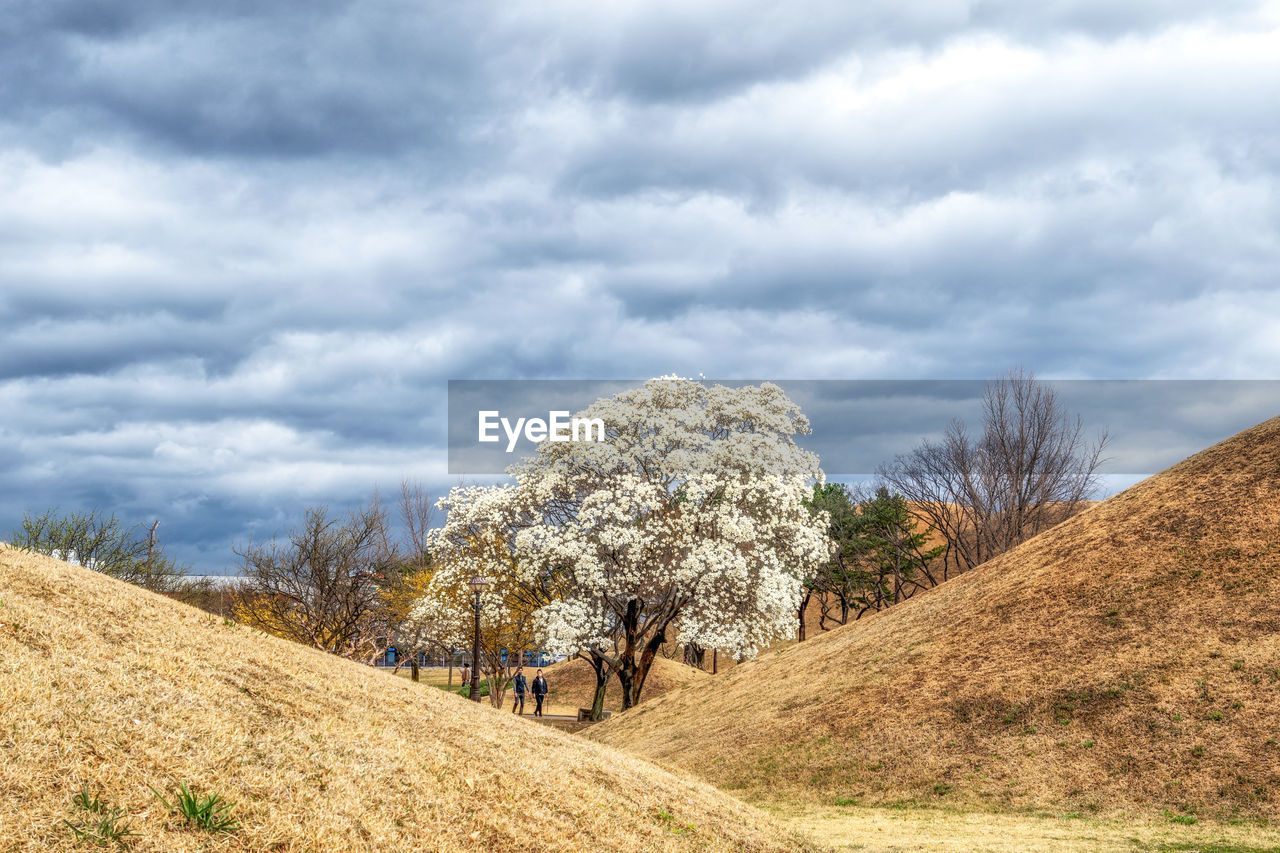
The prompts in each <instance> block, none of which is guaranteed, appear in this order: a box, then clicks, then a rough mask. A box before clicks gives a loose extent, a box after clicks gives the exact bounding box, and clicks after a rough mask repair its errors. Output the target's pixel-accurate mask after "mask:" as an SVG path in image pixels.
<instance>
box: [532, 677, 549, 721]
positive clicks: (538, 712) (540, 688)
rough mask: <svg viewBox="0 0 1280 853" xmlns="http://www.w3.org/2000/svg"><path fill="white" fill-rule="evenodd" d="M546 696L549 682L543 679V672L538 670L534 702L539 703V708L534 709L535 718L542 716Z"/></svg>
mask: <svg viewBox="0 0 1280 853" xmlns="http://www.w3.org/2000/svg"><path fill="white" fill-rule="evenodd" d="M546 695H547V680H546V679H545V678H543V677H542V670H538V674H537V675H536V676H534V679H533V701H535V702H537V703H538V705H537V707H536V708H534V709H533V715H534V716H535V717H541V716H542V700H543V699H545V698H546Z"/></svg>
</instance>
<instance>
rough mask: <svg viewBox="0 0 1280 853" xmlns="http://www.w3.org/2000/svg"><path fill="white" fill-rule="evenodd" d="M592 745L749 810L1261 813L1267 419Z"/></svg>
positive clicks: (675, 698)
mask: <svg viewBox="0 0 1280 853" xmlns="http://www.w3.org/2000/svg"><path fill="white" fill-rule="evenodd" d="M590 736H591V737H593V738H596V739H599V740H600V741H602V742H604V743H607V744H611V745H615V746H621V747H624V748H626V749H628V750H631V751H633V752H636V753H638V754H641V755H644V756H647V757H650V758H654V759H656V760H658V761H659V762H660V763H663V764H664V765H666V766H669V767H673V768H679V769H687V770H689V771H693V772H696V773H698V774H699V775H701V776H702V777H704V778H706V779H709V780H710V781H712V782H714V783H715V784H717V785H719V786H721V787H723V788H726V789H728V790H738V791H742V792H745V793H746V794H747V795H748V796H751V797H758V798H761V799H771V800H779V799H794V800H807V801H810V802H825V803H836V802H838V803H888V802H899V803H901V802H907V803H924V804H928V803H938V804H956V805H961V806H965V807H972V806H978V807H1002V808H1009V807H1013V808H1018V807H1027V808H1038V807H1053V808H1055V809H1058V810H1062V811H1066V812H1073V811H1079V812H1082V813H1084V812H1116V811H1126V810H1127V811H1137V812H1146V813H1157V814H1158V813H1159V812H1160V811H1162V810H1164V811H1166V813H1167V815H1168V816H1170V817H1174V818H1178V817H1182V818H1185V819H1190V816H1191V815H1195V814H1201V815H1207V816H1216V817H1226V816H1232V815H1246V816H1257V817H1274V816H1275V814H1276V809H1277V806H1278V805H1280V743H1278V741H1280V418H1276V419H1273V420H1270V421H1267V422H1266V423H1264V424H1261V425H1259V426H1257V427H1254V428H1252V429H1250V430H1247V431H1245V432H1243V433H1241V434H1239V435H1237V436H1235V437H1233V438H1231V439H1229V440H1227V441H1225V442H1223V443H1221V444H1219V445H1216V446H1214V447H1212V448H1210V449H1208V450H1205V451H1203V452H1201V453H1198V454H1196V455H1195V456H1193V457H1191V458H1190V459H1187V460H1185V461H1183V462H1181V463H1179V464H1178V465H1176V466H1174V467H1172V468H1170V469H1168V470H1166V471H1164V472H1163V473H1161V474H1158V475H1156V476H1154V477H1151V478H1149V479H1148V480H1146V481H1144V482H1142V483H1139V484H1138V485H1136V486H1134V487H1133V488H1131V489H1129V490H1127V491H1125V492H1124V493H1122V494H1120V495H1117V496H1115V497H1113V498H1111V499H1109V500H1107V501H1104V502H1102V503H1100V504H1097V505H1095V506H1093V507H1091V508H1090V509H1088V510H1086V511H1085V512H1084V513H1082V514H1080V515H1078V516H1076V517H1074V518H1072V519H1070V520H1068V521H1066V522H1064V523H1062V524H1060V525H1058V526H1056V527H1054V528H1052V529H1050V530H1049V531H1046V532H1045V533H1044V534H1042V535H1040V536H1038V537H1036V538H1035V539H1033V540H1031V541H1029V542H1027V543H1024V544H1023V545H1022V546H1020V547H1019V548H1017V549H1014V550H1013V551H1011V552H1009V553H1007V554H1005V555H1003V556H1002V557H1000V558H998V559H996V560H993V561H991V562H989V563H987V564H985V565H983V566H980V567H978V568H976V569H974V570H972V571H970V572H968V573H965V574H963V575H961V576H959V577H957V578H955V579H954V580H951V581H949V582H948V583H946V584H944V585H942V586H940V587H938V588H937V589H934V590H932V591H930V592H928V593H926V594H922V595H919V596H917V597H915V598H913V599H911V600H910V601H908V602H906V603H904V604H902V605H900V606H898V607H895V608H893V609H891V610H888V611H885V612H883V613H880V614H876V615H874V616H871V617H869V618H864V619H863V620H861V621H859V622H857V623H854V624H851V625H849V626H846V627H843V628H839V629H836V630H833V631H831V632H828V633H825V634H821V635H818V636H816V637H814V638H813V639H811V640H809V641H808V642H805V643H801V644H798V645H792V646H789V647H787V648H785V649H780V650H777V651H776V652H775V651H770V652H768V653H766V654H765V655H764V656H763V657H762V658H761V659H760V660H757V661H753V662H750V663H747V664H743V665H742V666H739V667H737V668H735V669H734V670H733V671H732V672H731V673H729V674H727V675H724V676H721V677H720V679H719V680H718V681H717V689H716V691H715V693H714V694H711V695H709V694H707V693H705V692H702V691H698V692H693V693H688V694H686V693H682V692H675V693H671V694H668V695H667V696H665V697H661V698H659V699H656V700H655V701H654V702H652V703H645V704H644V705H643V706H641V707H640V708H638V709H637V710H636V712H635V713H633V714H627V715H625V716H624V717H621V718H615V719H613V720H610V721H608V722H606V723H604V724H602V725H599V726H595V727H593V728H592V729H591V730H590Z"/></svg>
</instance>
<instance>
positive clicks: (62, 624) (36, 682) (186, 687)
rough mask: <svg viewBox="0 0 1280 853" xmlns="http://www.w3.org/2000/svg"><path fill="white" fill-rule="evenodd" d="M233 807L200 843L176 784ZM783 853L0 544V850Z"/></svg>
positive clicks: (701, 788)
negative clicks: (89, 834) (173, 805)
mask: <svg viewBox="0 0 1280 853" xmlns="http://www.w3.org/2000/svg"><path fill="white" fill-rule="evenodd" d="M183 782H185V783H187V784H189V785H190V786H191V787H192V788H193V789H194V790H195V791H197V792H201V793H205V792H216V793H219V794H221V795H223V796H224V797H226V798H227V799H228V800H230V801H234V802H235V803H236V804H237V806H236V809H235V812H234V814H235V815H236V816H238V817H239V819H240V822H241V827H240V829H239V831H237V832H235V833H234V834H229V835H211V834H208V833H207V832H204V831H200V830H197V829H193V828H190V827H188V826H187V825H186V824H184V822H183V820H182V819H181V818H180V817H178V816H176V815H174V814H171V813H170V812H169V811H168V810H167V809H166V808H165V807H164V806H162V805H161V804H160V801H159V800H158V799H157V798H156V797H155V796H154V795H153V794H152V793H151V791H150V790H149V787H148V786H154V787H155V788H156V789H157V790H159V791H160V792H162V793H164V794H165V795H166V797H167V798H169V799H171V800H172V798H173V792H174V791H175V789H176V788H177V787H178V785H179V784H180V783H183ZM81 786H87V788H88V790H89V791H90V792H91V793H92V794H93V795H94V796H98V797H101V798H102V799H103V800H105V801H106V807H118V808H120V809H122V810H123V811H122V813H121V822H122V823H127V824H128V825H129V826H130V828H131V830H132V831H133V832H135V833H136V836H134V837H132V838H131V839H130V842H131V843H130V849H133V850H138V851H148V850H149V851H166V853H169V852H170V851H183V850H196V849H200V850H214V849H216V850H223V851H232V850H234V851H248V850H252V851H268V850H279V851H295V850H296V851H304V850H305V851H328V850H343V851H347V850H376V851H398V850H413V851H428V850H502V851H509V853H515V851H530V850H539V851H550V850H556V851H574V850H582V851H599V850H617V851H624V850H637V851H639V850H645V851H648V850H671V851H685V850H699V851H703V850H715V851H778V853H782V852H783V851H792V850H797V849H810V848H809V845H808V842H806V841H804V840H803V839H800V838H798V837H795V836H791V835H789V834H787V833H786V832H785V831H783V830H781V829H780V828H779V826H778V825H777V824H775V823H773V822H772V821H771V820H770V819H769V818H767V817H766V816H764V815H763V814H761V813H760V812H757V811H756V810H754V809H752V808H749V807H747V806H745V805H743V804H741V803H739V802H737V801H736V800H734V799H732V798H731V797H728V796H725V795H723V794H720V793H719V792H717V791H715V790H714V789H712V788H710V787H709V786H707V785H705V784H703V783H701V782H695V781H691V780H687V779H682V778H678V777H676V776H673V775H671V774H670V773H667V772H665V771H662V770H659V769H658V768H656V767H654V766H652V765H650V764H647V763H645V762H643V761H639V760H636V759H632V758H629V757H626V756H624V755H622V754H620V753H618V752H616V751H614V750H612V749H609V748H606V747H602V746H600V745H598V744H595V743H592V742H590V741H586V740H583V739H581V738H575V737H573V736H570V735H565V734H563V733H561V732H558V731H555V730H553V729H550V728H545V727H542V726H539V725H537V724H535V723H532V722H530V721H528V720H520V719H516V718H513V717H512V716H511V715H510V714H509V713H503V712H498V711H494V710H492V709H490V708H488V707H482V706H479V705H474V704H472V703H468V702H466V701H464V700H463V699H461V698H459V697H457V696H453V695H450V694H447V693H445V692H443V691H438V690H427V689H423V687H422V686H421V685H415V684H412V683H411V682H409V681H407V680H404V679H398V678H393V677H390V676H388V675H386V674H384V673H379V672H375V671H373V670H371V669H368V668H366V667H362V666H359V665H356V664H353V663H349V662H346V661H342V660H339V659H337V658H335V657H332V656H329V655H325V654H322V653H320V652H318V651H314V650H311V649H307V648H304V647H301V646H298V645H293V644H290V643H288V642H285V641H282V640H277V639H274V638H271V637H267V636H265V635H263V634H260V633H258V632H255V631H252V630H250V629H248V628H245V627H241V626H237V625H235V624H232V623H229V622H223V621H222V620H219V619H217V618H215V617H212V616H210V615H208V614H206V613H203V612H201V611H198V610H195V609H192V608H189V607H187V606H185V605H182V604H178V603H176V602H173V601H170V600H168V599H166V598H162V597H160V596H157V595H152V594H151V593H148V592H145V591H143V590H140V589H137V588H135V587H132V586H128V585H126V584H123V583H120V582H118V581H115V580H112V579H110V578H107V577H104V576H102V575H99V574H96V573H94V572H90V571H87V570H85V569H82V568H78V567H75V566H71V565H68V564H66V563H61V562H58V561H55V560H51V559H47V558H44V557H36V556H32V555H29V554H26V553H24V552H20V551H15V550H12V549H4V548H3V547H0V849H2V850H6V851H9V850H14V851H47V850H72V849H77V850H78V849H88V848H91V847H92V846H93V845H92V844H91V843H89V842H84V841H76V840H75V838H74V836H73V832H72V830H71V829H70V827H69V826H67V824H65V823H63V821H64V819H65V820H67V821H70V822H71V823H72V824H75V825H77V826H80V827H81V828H89V829H91V828H93V827H95V826H96V821H97V820H99V815H97V814H90V812H88V811H86V810H84V809H77V808H75V807H73V802H72V800H73V795H74V794H75V793H76V792H77V791H79V790H80V789H81Z"/></svg>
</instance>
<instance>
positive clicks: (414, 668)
mask: <svg viewBox="0 0 1280 853" xmlns="http://www.w3.org/2000/svg"><path fill="white" fill-rule="evenodd" d="M420 675H421V673H420V672H419V671H418V656H417V655H416V654H415V655H413V656H412V657H411V658H409V677H410V678H412V679H413V680H414V681H418V680H419V676H420Z"/></svg>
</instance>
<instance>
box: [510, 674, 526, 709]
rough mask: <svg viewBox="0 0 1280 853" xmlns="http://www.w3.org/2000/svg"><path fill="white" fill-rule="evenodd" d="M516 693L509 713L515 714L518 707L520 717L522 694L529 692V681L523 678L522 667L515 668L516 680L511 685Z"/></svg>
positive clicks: (522, 705)
mask: <svg viewBox="0 0 1280 853" xmlns="http://www.w3.org/2000/svg"><path fill="white" fill-rule="evenodd" d="M513 686H514V688H515V691H516V700H515V701H514V702H512V703H511V713H513V714H514V713H515V712H516V707H517V706H519V708H520V714H521V716H523V715H524V694H525V693H527V692H528V691H529V679H527V678H525V677H524V667H522V666H521V667H516V680H515V684H514V685H513Z"/></svg>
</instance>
